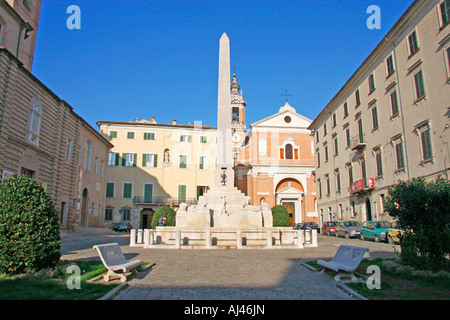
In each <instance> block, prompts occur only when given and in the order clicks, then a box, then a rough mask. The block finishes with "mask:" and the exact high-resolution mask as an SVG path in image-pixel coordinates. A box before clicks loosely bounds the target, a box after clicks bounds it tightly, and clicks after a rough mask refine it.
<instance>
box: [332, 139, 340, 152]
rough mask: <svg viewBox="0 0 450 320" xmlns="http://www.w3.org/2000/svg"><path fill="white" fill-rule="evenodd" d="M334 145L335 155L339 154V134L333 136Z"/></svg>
mask: <svg viewBox="0 0 450 320" xmlns="http://www.w3.org/2000/svg"><path fill="white" fill-rule="evenodd" d="M333 145H334V155H335V156H337V155H338V153H339V148H338V139H337V136H334V138H333Z"/></svg>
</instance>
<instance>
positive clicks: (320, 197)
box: [317, 179, 322, 199]
mask: <svg viewBox="0 0 450 320" xmlns="http://www.w3.org/2000/svg"><path fill="white" fill-rule="evenodd" d="M317 185H318V187H319V199H322V183H321V182H320V179H317Z"/></svg>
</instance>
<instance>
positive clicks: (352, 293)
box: [336, 282, 369, 300]
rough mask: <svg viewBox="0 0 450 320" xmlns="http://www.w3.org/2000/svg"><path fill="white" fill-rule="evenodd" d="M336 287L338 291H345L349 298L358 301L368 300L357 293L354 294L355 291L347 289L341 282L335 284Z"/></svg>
mask: <svg viewBox="0 0 450 320" xmlns="http://www.w3.org/2000/svg"><path fill="white" fill-rule="evenodd" d="M336 287H338V288H339V289H341V290H342V291H345V292H346V293H348V294H349V295H350V296H352V297H355V298H356V299H359V300H369V299H368V298H366V297H364V296H362V295H360V294H359V293H358V292H356V291H355V290H353V289H351V288H349V287H348V286H346V285H345V284H343V283H341V282H336Z"/></svg>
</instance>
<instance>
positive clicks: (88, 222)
mask: <svg viewBox="0 0 450 320" xmlns="http://www.w3.org/2000/svg"><path fill="white" fill-rule="evenodd" d="M0 9H1V10H0V23H1V44H2V46H1V47H0V97H1V98H0V176H1V178H2V180H3V179H6V178H8V177H9V176H10V175H12V174H20V175H25V176H28V177H31V178H34V179H35V180H37V181H38V182H40V183H41V184H42V186H43V187H44V189H45V190H46V192H47V193H48V194H49V195H50V197H51V199H52V200H53V203H54V205H55V207H56V210H57V212H58V215H59V218H60V225H61V227H62V228H65V229H73V228H75V227H76V226H83V227H84V226H92V227H100V226H101V225H102V224H101V219H99V218H98V217H99V213H100V212H103V210H104V199H105V190H104V186H105V182H106V181H105V179H106V165H105V164H106V161H107V155H108V150H109V149H110V148H111V147H112V145H111V144H110V143H109V141H108V140H106V139H105V138H103V137H102V136H101V135H100V134H99V133H98V132H97V131H96V130H95V129H93V128H92V127H91V126H90V125H89V124H88V123H87V122H86V121H84V120H83V119H82V118H81V117H80V116H79V115H77V114H76V113H75V112H74V111H73V108H72V107H71V106H70V105H69V104H68V103H67V102H65V101H63V100H62V99H60V98H59V97H58V96H57V95H55V94H54V93H53V92H52V91H51V90H50V89H49V88H48V87H46V86H45V85H44V84H43V83H42V82H41V81H39V79H37V78H36V77H35V76H34V75H33V74H32V73H31V71H30V70H31V65H32V61H33V53H34V41H35V40H33V38H34V39H35V33H36V30H37V22H36V21H38V20H39V19H38V17H36V18H35V19H31V18H30V17H32V16H35V15H39V11H40V1H29V2H27V1H7V2H6V1H0ZM29 15H30V16H29ZM29 18H30V20H29V21H30V23H36V25H35V26H33V29H34V30H33V33H32V34H33V35H34V36H31V35H30V34H29V35H30V36H29V37H28V38H27V39H23V38H22V36H23V35H24V32H25V29H23V30H22V32H20V30H21V28H24V21H25V20H24V19H29ZM33 21H34V22H33ZM14 23H16V25H14ZM29 32H31V30H29ZM19 35H20V38H18V36H19ZM30 37H31V38H30ZM18 40H19V43H18ZM22 42H23V43H22ZM14 43H15V46H14V45H13V44H14ZM11 46H12V47H13V48H11ZM30 46H31V47H30ZM13 49H17V50H18V53H19V54H17V51H15V52H12V51H10V50H13ZM20 59H24V61H22V60H20Z"/></svg>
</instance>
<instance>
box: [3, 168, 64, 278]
mask: <svg viewBox="0 0 450 320" xmlns="http://www.w3.org/2000/svg"><path fill="white" fill-rule="evenodd" d="M60 244H61V238H60V235H59V222H58V216H57V212H56V210H55V207H54V205H53V202H52V200H51V199H50V197H49V196H48V195H47V194H46V193H45V191H44V189H43V188H42V186H41V185H40V184H39V183H37V182H36V181H35V180H33V179H30V178H27V177H23V176H17V175H14V176H12V177H11V178H9V179H7V180H5V181H4V182H2V183H0V273H7V274H21V273H28V272H37V271H39V270H42V269H46V268H53V267H55V266H56V264H57V263H58V261H59V258H60V256H61V253H60Z"/></svg>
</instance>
